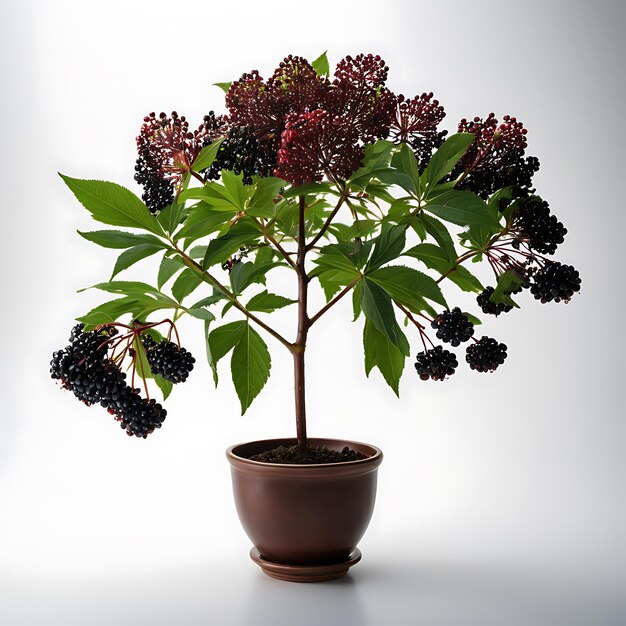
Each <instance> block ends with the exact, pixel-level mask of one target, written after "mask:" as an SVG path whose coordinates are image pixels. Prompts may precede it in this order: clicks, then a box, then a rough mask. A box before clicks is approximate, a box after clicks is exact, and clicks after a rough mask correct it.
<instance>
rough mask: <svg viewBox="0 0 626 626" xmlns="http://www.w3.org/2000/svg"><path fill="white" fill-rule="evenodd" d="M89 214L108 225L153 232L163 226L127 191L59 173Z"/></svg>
mask: <svg viewBox="0 0 626 626" xmlns="http://www.w3.org/2000/svg"><path fill="white" fill-rule="evenodd" d="M59 176H61V178H62V179H63V181H64V182H65V184H66V185H67V186H68V187H69V188H70V189H71V191H72V193H73V194H74V195H75V196H76V198H77V199H78V201H79V202H80V203H81V204H82V205H83V206H84V207H85V208H86V209H87V210H88V211H89V212H90V213H91V215H92V217H93V218H94V219H96V220H98V221H99V222H103V223H104V224H111V225H112V226H130V227H132V228H142V229H144V230H149V231H150V232H153V233H155V234H157V235H163V229H162V228H161V225H160V224H159V222H157V220H156V219H155V218H154V217H153V216H152V215H151V214H150V211H149V210H148V207H146V205H145V204H144V203H143V202H142V201H141V200H140V199H139V198H138V197H137V196H136V195H135V194H134V193H132V192H131V191H129V190H128V189H126V188H125V187H122V186H121V185H117V184H116V183H109V182H105V181H101V180H80V179H78V178H70V177H69V176H64V175H63V174H59Z"/></svg>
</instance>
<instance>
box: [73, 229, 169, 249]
mask: <svg viewBox="0 0 626 626" xmlns="http://www.w3.org/2000/svg"><path fill="white" fill-rule="evenodd" d="M76 232H77V233H78V234H79V235H80V236H81V237H83V238H84V239H87V241H92V242H93V243H96V244H98V245H99V246H102V247H103V248H118V249H123V248H132V247H133V246H136V245H138V244H141V243H149V244H152V245H155V246H160V247H162V248H167V244H166V243H164V242H163V241H161V240H160V239H159V238H158V237H155V236H154V235H143V234H142V235H138V234H135V233H127V232H126V231H123V230H93V231H91V232H86V233H85V232H81V231H80V230H78V231H76Z"/></svg>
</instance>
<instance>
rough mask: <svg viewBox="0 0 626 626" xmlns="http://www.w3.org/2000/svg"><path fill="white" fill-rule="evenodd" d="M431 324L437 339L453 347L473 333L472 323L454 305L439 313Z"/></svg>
mask: <svg viewBox="0 0 626 626" xmlns="http://www.w3.org/2000/svg"><path fill="white" fill-rule="evenodd" d="M431 326H432V327H433V328H435V329H436V330H437V332H436V335H437V338H438V339H441V341H444V342H445V343H449V344H452V345H453V346H454V347H456V346H458V345H459V344H460V343H462V342H464V341H467V340H468V339H469V338H470V337H471V336H472V335H473V334H474V325H473V324H472V322H470V321H469V320H468V319H467V317H466V316H465V315H463V313H462V311H461V309H459V307H458V306H457V307H454V308H453V309H452V310H451V311H444V312H443V313H440V314H439V315H438V316H437V317H436V318H435V319H434V320H433V321H432V322H431Z"/></svg>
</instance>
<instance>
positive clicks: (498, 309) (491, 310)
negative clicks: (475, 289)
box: [476, 287, 521, 317]
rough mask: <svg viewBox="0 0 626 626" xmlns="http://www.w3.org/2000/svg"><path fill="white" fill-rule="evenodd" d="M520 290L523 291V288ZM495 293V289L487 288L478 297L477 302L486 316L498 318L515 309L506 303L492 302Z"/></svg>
mask: <svg viewBox="0 0 626 626" xmlns="http://www.w3.org/2000/svg"><path fill="white" fill-rule="evenodd" d="M519 289H520V291H521V287H520V288H519ZM494 291H495V289H494V288H493V287H485V289H484V290H483V291H481V292H480V293H479V294H478V296H477V297H476V302H478V306H480V308H481V309H482V312H483V313H485V314H486V315H495V316H496V317H497V316H498V315H500V313H508V312H509V311H511V310H512V309H513V307H512V306H511V305H510V304H505V303H504V302H492V301H491V300H490V298H491V296H492V295H493V293H494Z"/></svg>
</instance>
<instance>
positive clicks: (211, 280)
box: [170, 241, 295, 352]
mask: <svg viewBox="0 0 626 626" xmlns="http://www.w3.org/2000/svg"><path fill="white" fill-rule="evenodd" d="M170 243H171V244H172V246H174V249H175V250H176V252H177V253H178V254H179V255H180V256H181V257H182V259H183V261H184V263H185V265H186V266H187V267H190V268H191V269H193V270H195V271H196V272H197V273H198V274H199V275H200V276H201V277H202V280H203V281H204V282H206V283H208V284H209V285H211V286H212V287H215V288H216V289H217V290H218V291H219V292H220V293H222V294H223V295H224V296H226V298H227V299H228V300H230V301H231V302H232V303H233V306H234V307H235V308H236V309H237V310H238V311H241V313H243V314H244V315H245V316H246V317H247V318H248V319H250V320H252V321H253V322H255V323H256V324H258V325H259V326H260V327H261V328H263V329H264V330H265V331H267V332H268V333H269V334H270V335H272V337H274V338H275V339H277V340H278V341H280V343H282V344H283V345H284V346H285V348H287V349H288V350H289V351H290V352H293V351H294V349H295V347H294V345H293V344H292V343H290V342H289V341H287V339H285V338H284V337H283V336H282V335H281V334H280V333H279V332H278V331H276V330H274V329H273V328H272V327H271V326H268V325H267V324H266V323H265V322H264V321H262V320H260V319H259V318H258V317H257V316H256V315H254V313H251V312H250V311H248V309H246V307H245V306H244V305H243V304H241V302H239V300H237V298H236V297H235V294H234V293H233V292H232V291H230V289H228V288H227V287H224V285H222V283H220V281H219V280H217V278H215V277H214V276H212V275H211V274H210V273H209V272H208V271H207V270H205V269H203V268H202V266H201V265H200V264H199V263H197V262H196V261H194V260H193V259H192V258H191V257H190V256H189V255H188V254H186V253H185V252H184V251H183V250H181V249H180V248H179V247H178V246H177V245H176V244H175V243H174V242H173V241H171V242H170Z"/></svg>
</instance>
